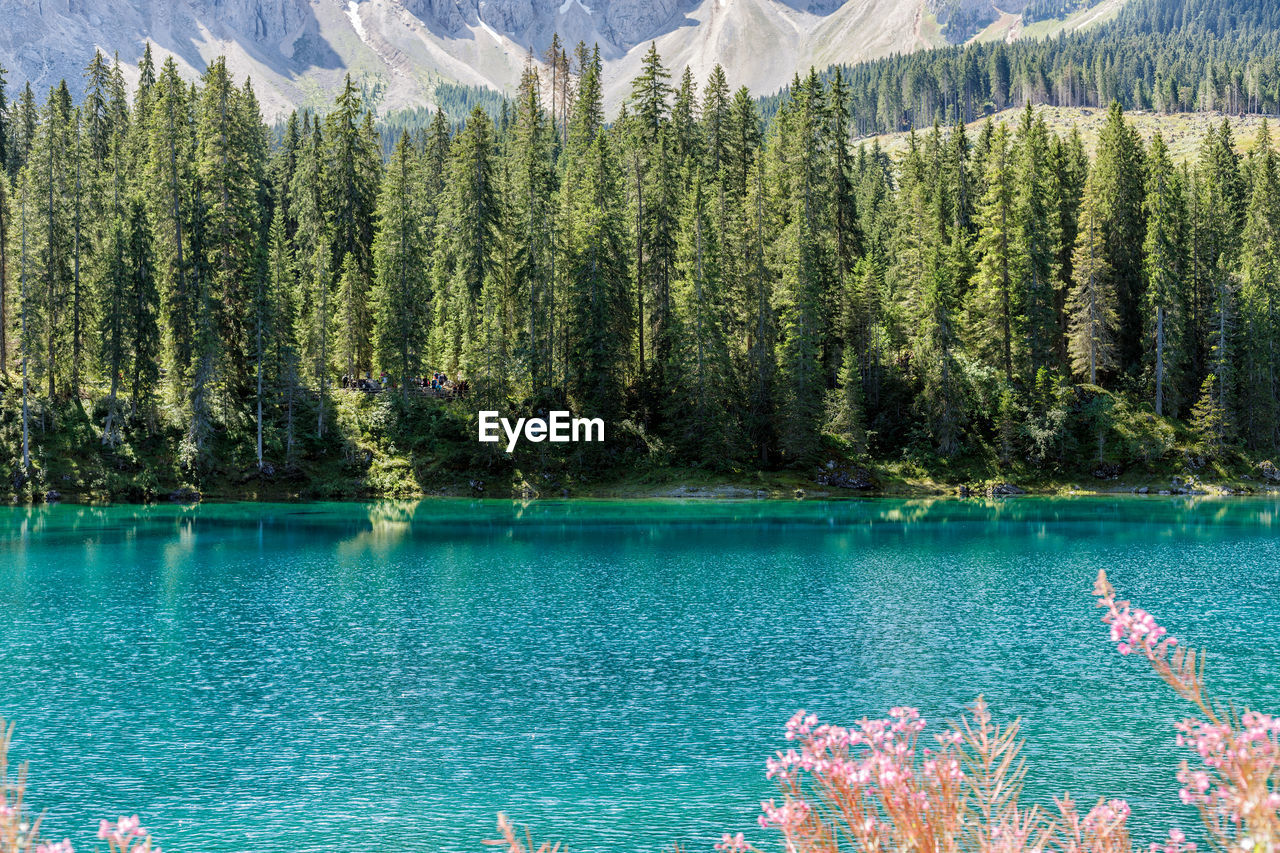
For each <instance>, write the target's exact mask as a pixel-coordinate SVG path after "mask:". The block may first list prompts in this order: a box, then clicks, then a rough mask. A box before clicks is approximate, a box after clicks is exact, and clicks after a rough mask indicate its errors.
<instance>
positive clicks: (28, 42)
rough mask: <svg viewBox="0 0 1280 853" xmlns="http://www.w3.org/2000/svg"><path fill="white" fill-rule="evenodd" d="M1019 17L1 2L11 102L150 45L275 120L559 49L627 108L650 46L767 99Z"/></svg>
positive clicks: (419, 95)
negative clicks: (597, 54)
mask: <svg viewBox="0 0 1280 853" xmlns="http://www.w3.org/2000/svg"><path fill="white" fill-rule="evenodd" d="M1012 2H1013V5H1015V6H1018V7H1019V8H1020V6H1021V4H1022V3H1024V2H1025V0H1012ZM1001 5H1002V6H1008V5H1010V2H1009V0H1002V2H1001ZM1010 11H1011V10H1009V9H997V8H996V7H995V6H994V5H993V0H0V21H3V22H4V26H3V28H0V64H3V65H4V66H5V67H6V68H7V69H8V71H9V83H10V86H11V87H12V86H13V85H14V84H21V83H22V82H24V81H26V80H30V81H31V82H32V84H33V85H35V86H36V87H37V89H45V88H47V87H48V86H50V85H54V84H56V83H57V82H58V80H60V79H63V78H66V79H67V80H68V82H69V83H71V84H72V85H73V86H78V85H79V82H80V80H81V77H82V73H83V68H84V66H85V65H86V64H87V62H88V59H89V58H90V57H91V55H92V51H93V49H94V48H95V47H97V48H99V49H101V50H102V51H104V52H105V53H107V54H108V55H112V54H115V55H118V56H119V57H120V59H121V60H122V61H123V62H124V63H125V64H126V65H127V66H128V69H127V70H128V71H129V72H132V76H133V77H136V71H134V64H135V63H136V61H137V59H138V57H139V56H140V55H141V53H142V50H143V46H144V44H145V43H146V42H147V41H150V42H151V43H152V45H153V47H154V50H155V51H156V54H157V57H158V58H159V57H164V56H173V57H174V58H175V59H176V60H177V62H178V63H179V65H180V67H181V68H182V69H183V70H184V71H185V72H186V73H188V74H189V75H192V76H195V75H196V74H198V73H199V72H200V71H201V70H202V69H203V68H204V66H205V64H206V63H207V62H208V61H209V60H210V59H211V58H213V57H215V56H218V55H225V56H226V57H227V59H228V62H229V64H230V65H231V67H232V69H233V70H234V71H235V72H236V74H237V75H239V76H244V75H247V76H249V77H250V78H251V79H252V80H253V83H254V87H255V89H256V90H257V92H258V95H259V97H260V99H261V100H262V103H263V109H264V111H265V112H266V113H267V115H268V117H276V116H279V115H281V114H284V113H286V112H287V111H288V110H289V109H291V108H292V107H295V106H300V105H311V106H319V105H322V104H324V103H327V102H328V100H329V98H330V97H331V95H332V93H333V91H334V90H335V89H336V88H337V86H338V85H339V84H340V82H341V80H342V77H343V75H344V74H346V73H347V72H348V71H350V72H351V73H352V74H353V75H354V76H355V77H356V78H357V79H358V80H360V81H361V83H362V85H363V86H364V88H365V90H366V92H368V93H369V94H370V95H371V96H372V98H373V100H374V102H375V103H376V104H377V106H378V109H379V110H381V111H388V110H394V109H397V108H401V107H407V106H413V105H419V104H429V103H430V102H431V98H432V93H433V90H434V87H435V85H436V84H437V83H438V82H440V81H441V80H450V81H455V82H459V83H465V84H470V85H480V86H489V87H492V88H494V89H497V90H499V91H511V89H512V88H513V87H514V85H515V83H516V81H517V79H518V77H519V74H520V70H521V68H522V66H523V64H524V62H525V60H526V57H527V55H528V53H529V52H530V51H532V52H533V53H535V54H537V55H540V54H541V53H542V52H543V51H544V50H545V48H546V46H547V44H548V43H549V42H550V40H551V38H552V35H553V34H554V33H559V34H560V37H561V39H562V40H564V41H565V42H567V43H568V44H570V45H572V44H575V43H576V42H578V41H579V40H582V41H585V42H587V43H588V44H599V45H600V48H601V51H602V53H603V55H604V57H605V60H606V89H607V94H608V97H609V101H610V104H611V106H612V105H616V104H617V103H619V102H620V101H621V99H622V98H623V97H625V93H626V91H627V87H628V82H629V80H630V78H631V76H633V75H634V73H635V72H636V69H637V68H638V66H639V62H640V57H641V56H642V55H643V53H644V51H645V49H646V48H647V46H648V43H649V42H650V41H656V42H657V44H658V48H659V50H660V51H661V52H662V54H663V57H664V58H665V60H666V62H667V64H668V66H669V67H672V68H674V69H677V70H679V69H681V68H682V67H683V66H685V65H688V66H690V67H691V68H692V70H693V71H694V73H695V75H696V76H697V77H698V78H699V79H704V78H705V76H706V74H707V73H708V72H709V71H710V70H711V68H712V67H713V66H714V65H715V63H717V62H719V63H721V64H723V65H724V66H725V69H726V71H727V72H728V75H729V79H730V82H731V83H732V84H733V85H735V86H736V85H743V84H745V85H748V86H750V87H751V88H752V89H753V90H755V91H760V92H766V91H773V90H776V89H777V88H779V87H780V86H782V85H783V84H785V83H786V82H788V81H789V80H790V78H791V76H792V74H793V73H795V72H797V71H802V70H804V69H807V68H808V67H809V66H810V65H816V66H819V67H824V66H826V65H828V64H830V63H832V62H847V61H856V60H859V59H866V58H873V57H877V56H883V55H886V54H889V53H893V52H901V51H909V50H914V49H918V48H922V47H928V46H931V45H934V44H938V43H941V42H942V41H944V40H945V35H944V28H943V26H942V24H941V23H940V21H941V22H945V21H947V20H959V21H964V22H965V27H966V28H967V30H971V29H973V26H974V25H975V22H977V23H979V24H980V23H981V22H983V21H988V20H994V19H995V17H996V16H997V15H998V14H1001V13H1006V14H1007V13H1008V12H1010ZM1012 11H1014V12H1016V11H1018V9H1013V10H1012ZM967 30H966V33H965V34H966V35H967Z"/></svg>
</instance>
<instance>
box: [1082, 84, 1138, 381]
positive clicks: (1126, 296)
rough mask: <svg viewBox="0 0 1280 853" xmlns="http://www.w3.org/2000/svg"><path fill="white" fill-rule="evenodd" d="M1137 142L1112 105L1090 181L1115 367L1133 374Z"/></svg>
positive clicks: (1135, 358)
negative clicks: (1105, 269) (1109, 297)
mask: <svg viewBox="0 0 1280 853" xmlns="http://www.w3.org/2000/svg"><path fill="white" fill-rule="evenodd" d="M1142 161H1143V155H1142V142H1141V140H1140V139H1139V138H1138V133H1137V131H1136V130H1134V128H1133V126H1132V125H1131V124H1129V122H1128V121H1126V120H1125V117H1124V111H1123V110H1122V109H1121V107H1120V105H1119V104H1118V103H1113V104H1112V105H1111V109H1110V110H1109V111H1108V113H1107V121H1106V124H1105V125H1104V126H1103V128H1102V132H1101V134H1100V135H1099V137H1098V154H1097V159H1096V161H1095V162H1094V166H1093V172H1092V174H1091V175H1090V177H1091V178H1092V179H1093V181H1094V184H1095V189H1096V199H1097V200H1098V201H1099V202H1100V204H1101V206H1100V207H1098V209H1097V214H1098V215H1099V217H1100V221H1099V228H1100V230H1101V231H1102V233H1103V234H1104V239H1105V243H1106V251H1105V254H1106V260H1107V264H1108V266H1109V267H1110V271H1111V272H1110V274H1111V277H1112V285H1111V286H1112V289H1113V290H1114V292H1115V297H1116V310H1117V316H1118V323H1119V325H1118V326H1117V330H1116V358H1117V366H1118V367H1119V369H1120V370H1122V371H1125V372H1127V373H1131V374H1134V373H1137V371H1138V369H1139V368H1140V366H1141V364H1142V354H1143V349H1144V348H1143V346H1142V341H1143V340H1144V338H1143V334H1142V330H1143V327H1144V325H1145V324H1144V322H1143V313H1144V312H1143V311H1142V305H1143V298H1142V285H1143V278H1142V246H1143V243H1144V241H1145V238H1146V223H1145V221H1144V220H1145V217H1144V215H1143V162H1142Z"/></svg>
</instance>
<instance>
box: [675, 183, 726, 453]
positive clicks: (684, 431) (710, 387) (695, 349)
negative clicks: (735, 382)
mask: <svg viewBox="0 0 1280 853" xmlns="http://www.w3.org/2000/svg"><path fill="white" fill-rule="evenodd" d="M706 190H707V187H706V184H705V183H704V181H703V177H702V174H701V171H700V170H699V171H696V172H695V173H694V175H693V184H692V185H691V186H690V187H689V191H688V192H687V193H686V196H685V206H684V211H683V212H682V215H681V219H680V245H679V250H678V258H679V261H678V270H679V273H678V275H679V278H678V283H677V293H676V307H677V320H676V323H677V328H678V329H679V331H680V334H679V337H678V341H677V347H676V349H675V351H674V352H673V363H672V364H671V365H670V366H669V367H668V369H667V371H666V375H667V376H669V377H671V378H672V379H674V380H675V382H674V383H673V384H674V388H673V393H672V394H671V396H670V397H669V398H668V405H669V406H670V407H671V408H672V410H673V411H672V412H671V413H670V414H669V415H668V422H669V423H670V424H671V426H672V427H673V428H674V429H675V431H676V434H677V437H678V440H679V442H680V445H681V446H683V447H685V448H689V449H690V450H692V451H693V453H692V454H691V455H692V456H694V457H695V458H699V459H723V458H726V456H727V455H728V453H727V451H728V444H729V439H730V434H731V431H730V428H729V424H728V422H727V420H728V418H727V415H728V403H729V391H730V388H729V383H730V373H731V369H730V365H729V350H728V342H727V341H726V339H725V335H724V332H725V322H724V317H723V312H724V302H723V279H722V273H721V270H722V257H721V250H720V236H719V234H718V233H717V231H716V228H715V224H714V221H713V218H712V210H711V207H712V205H711V200H710V199H709V198H708V197H707V191H706Z"/></svg>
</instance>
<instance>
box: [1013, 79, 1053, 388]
mask: <svg viewBox="0 0 1280 853" xmlns="http://www.w3.org/2000/svg"><path fill="white" fill-rule="evenodd" d="M1016 147H1017V155H1016V156H1017V166H1016V177H1015V179H1014V180H1015V183H1016V186H1017V201H1016V203H1015V209H1016V212H1015V220H1016V226H1015V229H1016V235H1017V236H1016V239H1017V242H1018V244H1019V245H1018V249H1017V257H1018V261H1019V264H1018V269H1017V278H1018V284H1017V293H1016V299H1015V303H1014V306H1015V311H1016V314H1017V316H1018V323H1017V328H1018V336H1017V339H1018V347H1017V349H1018V350H1019V354H1020V357H1019V361H1020V362H1021V367H1020V371H1019V372H1020V374H1021V377H1022V379H1023V382H1024V383H1025V384H1027V385H1029V384H1030V383H1031V382H1032V381H1033V380H1034V379H1035V377H1036V375H1037V374H1038V372H1039V371H1040V370H1042V369H1046V368H1048V369H1052V368H1054V367H1055V366H1056V358H1057V353H1058V351H1059V347H1058V333H1059V325H1058V317H1057V313H1056V312H1055V310H1054V308H1055V300H1056V296H1057V293H1056V288H1057V282H1058V271H1057V262H1058V250H1059V247H1058V243H1059V241H1060V239H1061V235H1060V232H1059V230H1058V211H1057V210H1056V209H1055V207H1054V205H1053V195H1054V188H1053V172H1052V162H1051V156H1052V153H1051V149H1050V143H1049V131H1048V128H1047V127H1046V126H1045V123H1044V118H1043V117H1042V116H1041V117H1037V116H1036V115H1035V113H1034V111H1033V110H1032V109H1031V106H1030V104H1028V105H1027V108H1026V110H1025V111H1024V112H1023V118H1022V124H1021V126H1020V128H1019V131H1018V139H1017V143H1016Z"/></svg>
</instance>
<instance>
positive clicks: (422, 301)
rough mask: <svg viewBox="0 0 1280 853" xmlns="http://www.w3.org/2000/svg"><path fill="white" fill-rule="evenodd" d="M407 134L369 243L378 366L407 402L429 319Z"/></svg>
mask: <svg viewBox="0 0 1280 853" xmlns="http://www.w3.org/2000/svg"><path fill="white" fill-rule="evenodd" d="M419 168H420V166H419V162H418V155H417V152H416V151H415V150H414V148H413V146H412V145H411V144H410V142H409V136H408V134H407V133H406V134H404V135H402V136H401V137H400V142H399V143H397V144H396V150H395V153H394V154H393V155H392V157H391V162H390V163H389V164H388V167H387V170H386V173H385V175H384V177H383V182H382V191H381V193H380V194H379V199H378V222H379V230H378V236H377V237H376V238H375V240H374V244H373V256H374V305H375V306H376V309H375V310H376V313H375V316H374V320H375V328H376V330H377V336H376V343H375V353H376V355H377V360H378V363H379V364H381V365H384V366H387V367H390V368H391V370H392V373H393V375H395V376H396V377H398V379H399V381H400V387H401V389H402V393H403V394H404V395H405V399H406V400H407V399H408V394H409V378H410V377H411V376H416V375H418V373H419V372H420V371H421V368H422V365H423V358H424V356H425V352H424V350H425V346H426V335H427V324H428V322H429V320H430V311H429V307H430V302H429V283H428V279H427V271H428V262H429V257H428V255H429V248H428V246H427V242H426V236H427V235H426V233H425V232H424V231H423V229H422V221H423V215H422V214H423V211H422V207H423V204H422V198H421V194H420V193H421V185H422V181H421V175H420V171H419Z"/></svg>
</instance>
